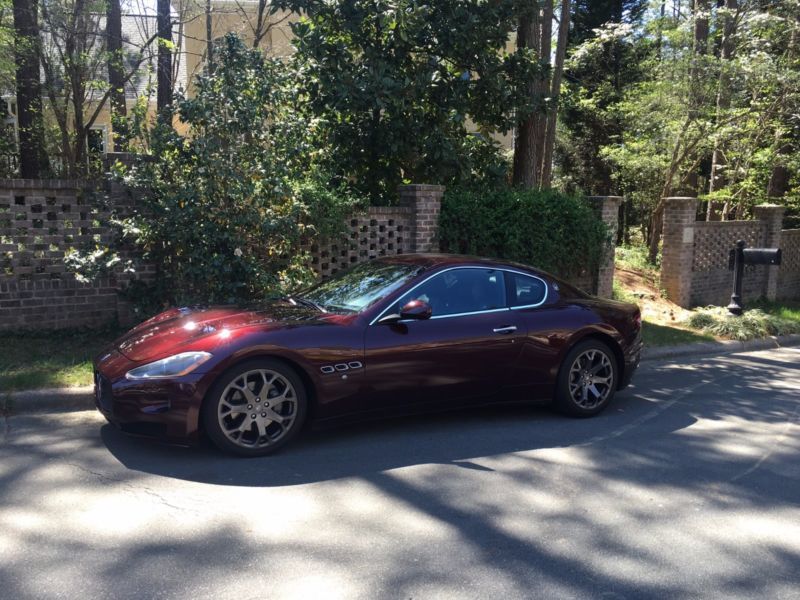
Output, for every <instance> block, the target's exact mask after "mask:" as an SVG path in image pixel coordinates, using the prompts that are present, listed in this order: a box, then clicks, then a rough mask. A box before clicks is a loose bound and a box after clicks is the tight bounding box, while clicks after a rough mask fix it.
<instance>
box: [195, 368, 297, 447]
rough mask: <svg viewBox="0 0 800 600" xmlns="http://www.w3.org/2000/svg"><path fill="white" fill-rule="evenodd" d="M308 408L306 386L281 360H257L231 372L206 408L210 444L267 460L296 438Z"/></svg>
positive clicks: (217, 386)
mask: <svg viewBox="0 0 800 600" xmlns="http://www.w3.org/2000/svg"><path fill="white" fill-rule="evenodd" d="M307 409H308V399H307V396H306V390H305V388H304V386H303V382H302V380H301V379H300V377H298V375H297V373H295V371H294V370H293V369H291V368H290V367H289V366H288V365H286V364H284V363H282V362H281V361H277V360H272V359H259V360H253V361H248V362H245V363H243V364H241V365H239V366H237V367H234V368H233V369H232V370H231V371H228V372H227V373H225V374H224V375H222V377H220V378H219V380H218V381H217V382H216V383H215V384H214V385H213V386H212V388H211V390H210V391H209V393H208V396H207V398H206V401H205V403H204V404H203V423H204V424H205V427H206V432H207V433H208V437H209V438H211V441H212V442H214V444H215V445H216V446H217V447H218V448H220V449H221V450H224V451H226V452H231V453H233V454H238V455H239V456H265V455H267V454H272V453H273V452H275V451H276V450H278V449H279V448H281V447H283V446H285V445H286V444H287V443H289V441H290V440H291V439H292V438H293V437H294V436H295V435H297V433H298V431H299V430H300V428H301V427H302V425H303V421H304V420H305V418H306V413H307Z"/></svg>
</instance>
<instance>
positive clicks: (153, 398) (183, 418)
mask: <svg viewBox="0 0 800 600" xmlns="http://www.w3.org/2000/svg"><path fill="white" fill-rule="evenodd" d="M204 379H205V378H204V376H203V374H195V373H190V374H189V375H184V376H182V377H175V378H171V379H161V380H151V381H129V380H127V379H125V378H124V377H121V378H117V379H116V380H113V379H111V378H110V377H108V375H107V374H104V373H103V371H102V370H100V369H97V368H96V369H95V406H96V407H97V410H99V411H100V412H101V413H102V414H103V416H105V418H106V419H107V420H108V421H109V422H110V423H111V424H113V425H116V426H117V427H119V428H120V429H122V430H123V431H126V432H129V433H134V434H138V435H147V436H154V437H160V438H164V439H167V440H169V441H174V442H183V443H186V442H192V441H195V440H196V439H197V438H198V436H199V422H200V406H201V404H202V401H203V397H204V396H205V392H206V388H207V386H206V385H205V381H204Z"/></svg>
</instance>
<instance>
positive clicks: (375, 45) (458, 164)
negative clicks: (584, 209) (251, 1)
mask: <svg viewBox="0 0 800 600" xmlns="http://www.w3.org/2000/svg"><path fill="white" fill-rule="evenodd" d="M270 4H271V6H272V7H273V9H286V10H292V11H294V12H296V13H299V14H301V15H302V17H301V18H299V19H297V20H296V21H294V22H293V23H292V25H291V27H292V32H293V34H294V39H293V42H292V43H293V44H294V47H295V52H294V54H293V56H292V58H291V61H292V62H293V64H294V65H296V66H295V68H296V70H297V74H298V81H299V82H300V84H299V85H300V88H301V90H302V95H303V96H304V97H305V98H307V100H308V102H307V104H306V107H305V108H306V110H308V111H309V112H310V113H311V114H313V115H314V117H315V124H316V128H315V131H316V135H317V136H318V139H319V140H320V145H325V146H328V147H329V148H331V152H330V153H329V154H327V155H326V156H327V158H328V159H329V160H330V169H331V170H332V171H334V172H336V173H338V174H340V175H342V176H343V177H346V178H349V179H351V180H352V182H353V185H354V186H356V187H357V188H358V189H360V190H362V191H363V192H364V193H366V194H368V195H369V196H370V200H371V201H372V202H373V203H378V204H383V203H385V202H387V201H390V200H391V199H394V198H395V197H396V194H395V190H396V189H397V186H398V185H399V184H402V183H404V182H422V181H425V182H428V183H441V184H446V185H450V184H451V183H452V182H455V181H468V180H470V179H473V175H474V174H475V173H476V172H477V174H478V177H479V178H481V179H483V178H491V177H492V176H493V175H494V174H496V170H497V168H498V167H499V166H501V165H502V161H501V160H500V159H501V149H500V147H499V145H498V144H497V143H495V142H494V141H493V140H492V138H491V136H490V135H481V136H475V135H472V134H471V133H470V132H471V131H472V130H474V129H478V130H479V131H484V132H492V131H509V130H511V129H512V128H513V127H514V126H515V124H516V117H517V115H518V114H519V113H525V112H530V111H531V110H532V109H534V108H539V107H538V106H532V102H531V97H530V94H529V92H528V88H527V86H526V85H521V84H520V82H525V81H529V80H530V79H531V78H532V77H533V76H534V74H535V73H537V72H538V71H539V70H540V69H541V66H540V65H539V64H538V59H537V57H536V55H535V53H533V52H532V51H531V50H529V49H528V50H519V51H514V52H509V51H508V50H507V45H508V36H509V31H512V30H513V29H514V28H515V27H516V22H517V18H518V12H519V11H518V7H517V4H518V3H517V2H516V1H514V0H501V1H496V2H485V1H481V2H475V1H469V2H464V1H463V0H437V1H436V2H430V1H427V0H402V1H401V2H385V1H383V0H381V1H377V2H376V1H375V0H348V1H347V2H320V1H319V0H276V1H274V2H271V3H270Z"/></svg>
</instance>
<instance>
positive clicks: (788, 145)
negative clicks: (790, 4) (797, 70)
mask: <svg viewBox="0 0 800 600" xmlns="http://www.w3.org/2000/svg"><path fill="white" fill-rule="evenodd" d="M795 18H796V21H795V25H794V29H792V37H791V38H790V39H789V48H788V50H787V53H786V58H787V62H788V63H789V65H791V64H792V61H793V60H794V57H795V53H796V51H797V44H798V36H800V14H797V16H796V17H795ZM787 129H791V127H788V128H787ZM784 135H786V133H785V132H784V131H782V130H781V129H780V128H779V129H778V131H777V132H776V133H775V147H777V152H776V157H775V164H774V165H772V172H771V173H770V176H769V183H768V184H767V197H768V198H783V196H785V195H786V193H787V192H788V191H789V183H790V181H791V176H792V174H791V171H790V170H789V167H788V166H787V159H788V157H789V156H790V155H791V154H792V152H793V151H794V145H793V143H792V141H791V140H788V139H787V140H784V139H783V136H784ZM795 139H796V138H795Z"/></svg>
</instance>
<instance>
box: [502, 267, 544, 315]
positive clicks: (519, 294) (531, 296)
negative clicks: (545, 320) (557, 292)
mask: <svg viewBox="0 0 800 600" xmlns="http://www.w3.org/2000/svg"><path fill="white" fill-rule="evenodd" d="M506 276H507V277H508V279H509V286H508V287H509V292H508V293H509V295H510V298H509V304H508V305H509V306H511V307H514V306H531V305H537V304H541V303H542V302H544V301H545V298H547V284H546V283H545V282H544V281H543V280H542V279H539V278H538V277H531V276H528V275H521V274H520V273H506Z"/></svg>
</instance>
